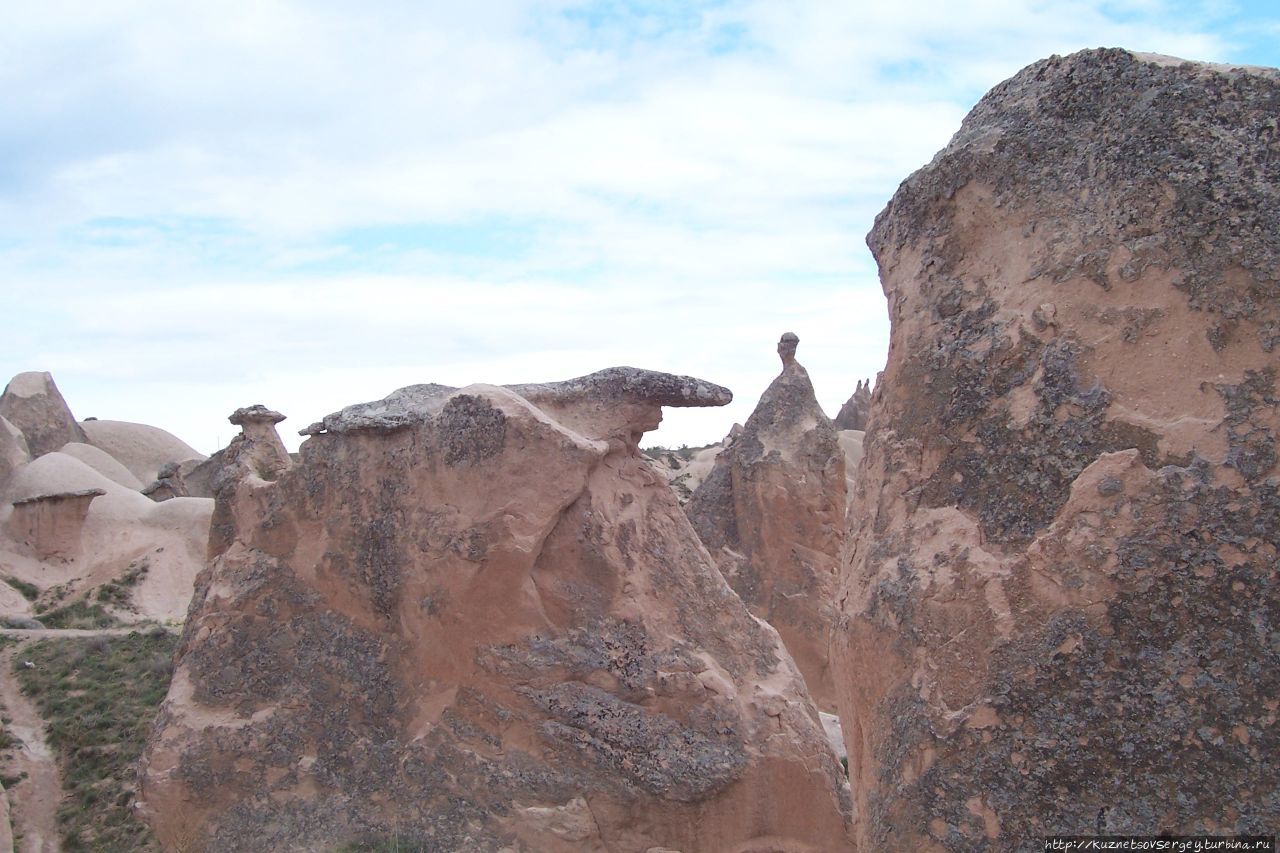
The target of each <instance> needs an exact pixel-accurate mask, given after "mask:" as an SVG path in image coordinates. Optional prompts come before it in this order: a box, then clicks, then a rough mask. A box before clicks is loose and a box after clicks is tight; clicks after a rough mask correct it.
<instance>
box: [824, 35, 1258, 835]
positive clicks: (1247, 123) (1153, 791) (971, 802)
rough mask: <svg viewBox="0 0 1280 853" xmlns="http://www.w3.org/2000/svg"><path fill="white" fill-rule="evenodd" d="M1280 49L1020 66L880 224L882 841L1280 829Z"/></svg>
mask: <svg viewBox="0 0 1280 853" xmlns="http://www.w3.org/2000/svg"><path fill="white" fill-rule="evenodd" d="M1277 115H1280V72H1277V71H1274V70H1265V69H1243V68H1229V67H1224V66H1208V65H1200V64H1193V63H1182V62H1179V61H1176V60H1170V59H1168V58H1164V57H1150V56H1141V55H1134V54H1131V53H1128V52H1126V51H1122V50H1100V51H1086V52H1083V53H1079V54H1075V55H1073V56H1070V57H1066V58H1058V57H1055V58H1052V59H1049V60H1045V61H1043V62H1039V63H1036V64H1035V65H1032V66H1030V67H1029V68H1027V69H1025V70H1024V71H1022V72H1021V73H1019V74H1018V75H1017V76H1015V77H1013V78H1012V79H1010V80H1009V81H1007V82H1005V83H1002V84H1001V85H999V86H997V87H996V88H995V89H993V90H992V91H991V93H990V94H988V95H987V96H986V97H985V98H984V99H983V100H982V101H981V102H980V103H979V104H978V106H977V107H975V108H974V110H973V111H972V112H971V113H970V115H969V116H968V118H966V119H965V122H964V124H963V126H962V127H961V129H960V131H959V132H958V133H957V134H956V136H955V137H954V138H953V140H952V141H951V144H950V145H949V146H948V147H947V148H946V149H944V150H943V151H942V152H940V153H939V154H938V156H937V157H936V158H935V159H934V160H933V162H932V163H930V164H929V165H928V166H926V167H925V168H924V169H922V170H920V171H919V172H917V173H916V174H914V175H912V176H911V177H910V178H909V179H908V180H907V181H906V182H905V183H904V184H903V185H902V187H901V188H900V189H899V191H898V193H897V195H895V197H894V199H893V201H892V202H891V203H890V205H889V207H888V208H887V209H886V210H885V211H884V212H883V213H882V214H881V215H880V217H879V218H878V219H877V221H876V225H875V228H874V229H873V230H872V233H871V235H870V236H869V238H868V243H869V245H870V246H871V248H872V250H873V252H874V253H875V255H876V258H877V261H878V262H879V265H880V271H881V279H882V282H883V285H884V290H885V293H886V296H887V297H888V300H889V308H890V316H891V320H892V323H893V330H892V336H891V342H890V353H889V362H888V367H887V369H886V372H885V379H884V382H882V383H878V385H877V389H876V392H875V394H874V395H873V400H872V408H871V418H870V423H869V426H870V431H869V432H868V434H867V436H866V449H865V456H864V457H863V460H862V463H861V466H860V468H859V471H858V475H857V478H856V486H855V495H854V499H853V502H852V507H851V512H850V519H851V524H852V530H851V537H850V542H849V545H848V549H847V553H846V555H845V558H844V567H843V570H842V571H843V581H842V583H843V592H842V617H841V624H840V627H839V629H838V631H837V632H836V637H837V639H836V642H835V644H834V650H833V655H836V656H837V658H838V663H837V668H838V670H839V672H838V681H839V692H840V704H841V717H842V724H843V731H844V734H845V738H846V743H847V746H848V751H849V766H850V775H851V781H852V785H853V788H854V791H855V792H856V795H857V800H858V806H859V822H858V832H857V834H858V837H859V840H860V842H861V844H862V846H863V847H864V849H914V850H957V851H959V850H965V851H968V850H1015V849H1017V850H1022V849H1026V850H1030V849H1032V848H1033V847H1035V848H1036V849H1038V847H1036V845H1038V844H1039V839H1040V838H1041V837H1042V836H1045V835H1048V834H1055V833H1058V834H1094V833H1123V834H1131V833H1132V834H1148V833H1156V832H1171V833H1185V834H1213V833H1217V834H1232V833H1247V832H1271V831H1272V830H1273V828H1274V827H1275V826H1276V825H1277V822H1278V821H1280V796H1278V794H1277V791H1278V790H1280V770H1278V769H1277V764H1276V762H1275V761H1274V760H1273V759H1272V758H1271V756H1274V755H1276V754H1280V738H1278V736H1277V732H1278V731H1280V730H1278V729H1277V726H1276V713H1277V708H1276V704H1277V697H1278V696H1280V681H1278V680H1277V673H1280V647H1277V645H1276V642H1275V638H1276V636H1277V630H1280V621H1278V620H1277V616H1280V613H1278V612H1277V602H1278V601H1280V589H1278V588H1277V584H1278V579H1277V566H1278V565H1280V562H1278V559H1280V555H1278V553H1277V549H1278V548H1280V496H1278V494H1277V490H1278V488H1280V476H1278V472H1277V468H1276V450H1275V438H1276V430H1277V426H1280V416H1278V415H1277V408H1276V402H1277V391H1276V378H1277V377H1276V370H1277V367H1276V365H1277V361H1276V356H1275V353H1274V343H1275V338H1274V330H1275V329H1276V328H1277V327H1280V136H1278V135H1277V125H1276V116H1277Z"/></svg>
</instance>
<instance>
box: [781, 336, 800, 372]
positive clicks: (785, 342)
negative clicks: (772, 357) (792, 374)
mask: <svg viewBox="0 0 1280 853" xmlns="http://www.w3.org/2000/svg"><path fill="white" fill-rule="evenodd" d="M798 346H800V336H799V335H797V334H796V333H795V332H783V333H782V337H781V338H779V339H778V358H780V359H782V367H783V369H786V368H788V367H790V366H791V365H793V364H795V363H796V348H797V347H798Z"/></svg>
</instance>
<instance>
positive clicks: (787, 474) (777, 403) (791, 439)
mask: <svg viewBox="0 0 1280 853" xmlns="http://www.w3.org/2000/svg"><path fill="white" fill-rule="evenodd" d="M798 343H799V339H798V338H796V337H795V335H789V336H786V335H784V336H783V339H782V342H780V343H779V345H778V347H779V354H780V355H781V356H782V364H783V367H782V372H781V373H780V374H779V375H778V377H777V378H776V379H774V380H773V382H772V383H771V384H770V385H769V387H768V388H767V389H766V390H765V392H764V394H763V395H762V396H761V397H760V402H759V403H758V404H757V405H756V408H755V411H754V412H752V413H751V417H750V418H748V419H747V422H746V424H745V425H744V426H743V428H742V432H741V433H740V434H739V435H738V436H736V437H735V438H734V439H733V441H732V443H730V444H729V445H728V446H727V447H726V448H725V449H724V450H723V451H722V452H721V453H720V454H719V455H718V456H717V457H716V460H715V466H714V467H713V468H712V469H711V473H710V474H709V475H707V478H706V479H705V480H704V481H703V482H702V484H701V485H700V486H699V487H698V490H697V491H696V492H694V494H693V498H692V499H691V500H690V501H689V503H688V505H687V506H686V507H685V511H686V512H687V513H688V516H689V520H690V521H691V522H692V523H693V528H694V530H696V531H697V533H698V536H699V538H700V539H701V540H702V542H703V544H705V545H706V546H707V550H709V551H710V552H711V554H712V556H713V557H714V558H715V560H716V563H717V564H718V565H719V567H720V570H721V572H722V573H723V574H724V576H725V579H726V580H728V581H729V583H730V585H731V586H732V587H733V588H734V591H735V592H737V593H738V595H740V596H741V597H742V600H743V601H744V602H745V603H746V605H747V606H748V607H749V608H750V609H751V612H753V613H755V614H756V615H757V616H759V617H761V618H762V619H766V620H768V622H769V624H771V625H772V626H773V627H775V628H777V629H778V633H779V634H781V635H782V639H783V641H785V642H786V644H787V649H788V651H790V652H791V655H792V657H794V658H795V660H796V664H797V665H798V666H799V667H800V671H801V672H802V673H804V677H805V681H806V683H807V685H808V687H809V691H810V692H811V693H812V694H813V696H814V698H815V700H816V701H817V702H818V704H819V706H820V707H822V708H823V709H824V710H829V709H834V708H835V695H834V688H833V687H832V681H831V673H830V671H829V667H828V662H827V644H828V631H829V630H830V627H831V625H832V624H833V622H834V619H835V610H834V602H835V587H836V565H837V562H838V557H839V554H840V546H841V544H842V543H843V541H844V512H845V490H846V488H847V487H846V482H845V455H844V451H843V450H842V449H841V446H840V442H839V440H838V436H837V433H836V430H835V428H834V427H833V426H832V424H831V421H830V419H829V418H827V416H826V415H825V414H824V413H823V411H822V408H821V407H820V406H819V405H818V400H817V398H816V397H815V396H814V392H813V383H812V382H810V381H809V374H808V373H807V372H806V371H805V369H804V367H803V366H801V364H800V363H799V362H798V361H796V360H795V347H796V345H797V344H798Z"/></svg>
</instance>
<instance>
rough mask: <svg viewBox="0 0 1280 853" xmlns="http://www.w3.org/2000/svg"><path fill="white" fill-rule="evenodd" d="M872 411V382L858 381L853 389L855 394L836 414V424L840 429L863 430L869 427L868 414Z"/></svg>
mask: <svg viewBox="0 0 1280 853" xmlns="http://www.w3.org/2000/svg"><path fill="white" fill-rule="evenodd" d="M870 412H871V382H870V380H868V381H866V382H863V381H861V380H859V381H858V385H857V387H856V388H854V389H853V396H851V397H850V398H849V399H848V400H845V403H844V405H843V406H841V407H840V413H839V414H837V415H836V419H835V425H836V429H838V430H849V429H856V430H863V431H865V430H866V428H867V415H868V414H870Z"/></svg>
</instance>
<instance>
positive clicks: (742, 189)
mask: <svg viewBox="0 0 1280 853" xmlns="http://www.w3.org/2000/svg"><path fill="white" fill-rule="evenodd" d="M6 5H7V7H8V8H7V9H6V11H5V26H4V27H3V28H0V104H3V108H0V296H2V299H0V305H3V311H2V312H0V342H2V343H0V381H3V380H4V377H7V376H11V375H14V374H16V373H19V372H22V371H27V370H48V371H50V372H52V373H53V375H54V377H55V379H56V381H57V383H58V385H59V387H60V389H61V390H62V392H63V395H64V396H65V397H66V399H67V400H68V402H69V403H70V405H71V407H72V410H73V411H74V412H75V413H76V415H77V416H78V417H80V418H85V417H98V418H103V419H108V418H109V419H115V420H127V421H138V422H143V423H150V424H154V425H156V426H160V427H163V428H165V429H168V430H170V431H171V432H173V433H175V434H176V435H178V436H179V437H181V438H183V439H184V440H186V441H187V442H188V443H189V444H191V445H192V446H194V447H195V448H197V449H198V450H200V451H202V452H204V453H210V452H212V451H213V450H215V449H217V448H218V447H221V446H224V445H225V444H226V443H227V442H228V441H229V440H230V439H231V437H232V436H233V435H234V434H235V432H236V428H235V427H232V426H231V425H230V424H228V423H227V420H226V418H227V416H228V415H229V414H230V413H231V412H232V411H233V410H234V409H236V408H238V407H240V406H244V405H249V404H252V403H264V404H266V405H268V406H270V407H272V408H275V409H278V410H279V411H281V412H283V413H285V414H286V415H288V416H289V420H288V421H286V422H285V423H284V424H282V425H281V432H282V435H283V437H284V438H285V440H286V443H288V444H289V445H290V447H291V448H292V447H296V446H297V443H298V441H299V439H298V438H297V436H296V435H295V434H294V433H295V431H296V430H297V429H301V428H302V427H304V426H306V425H307V424H308V423H310V422H312V421H315V420H318V419H319V418H320V417H322V416H323V415H325V414H327V413H329V412H332V411H335V410H337V409H339V408H341V407H343V406H345V405H348V404H350V403H355V402H361V401H365V400H372V399H377V398H380V397H382V396H384V395H386V394H387V393H388V392H390V391H392V390H394V389H395V388H398V387H401V386H403V385H408V384H412V383H417V382H440V383H444V384H449V385H459V386H462V385H467V384H470V383H472V382H489V383H497V384H506V383H516V382H533V381H547V380H556V379H567V378H570V377H573V376H578V375H582V374H585V373H590V372H592V371H594V370H598V369H601V368H604V367H609V366H613V365H631V366H635V367H645V368H651V369H656V370H666V371H670V372H673V373H683V374H690V375H694V376H698V377H700V378H703V379H708V380H711V381H713V382H718V383H720V384H722V385H726V386H728V387H729V388H731V389H732V390H733V391H734V394H735V395H736V398H735V401H734V403H733V404H732V405H731V406H729V407H726V408H725V409H683V410H671V409H669V410H667V413H666V421H665V422H664V425H663V427H662V428H661V429H660V430H659V431H657V432H656V433H651V434H650V435H649V436H647V437H646V441H645V444H646V445H647V444H657V443H661V444H666V445H669V446H679V445H681V444H689V445H701V444H706V443H710V442H713V441H717V440H718V439H719V438H720V437H721V436H723V435H724V434H725V433H726V432H727V431H728V429H729V427H730V426H731V425H732V424H733V423H734V422H735V421H739V422H741V421H743V420H745V419H746V417H747V416H748V415H749V414H750V412H751V410H752V408H753V407H754V405H755V403H756V401H757V400H758V398H759V396H760V394H761V392H762V391H763V390H764V388H765V387H766V386H767V384H768V383H769V382H770V381H771V379H772V378H773V377H774V376H775V375H776V374H777V372H778V370H779V367H780V365H779V362H778V360H777V355H776V353H775V351H774V346H775V344H776V342H777V339H778V337H779V335H780V334H781V333H782V332H784V331H793V332H795V333H797V334H798V335H799V336H800V341H801V342H800V348H799V353H798V357H799V360H800V361H801V362H802V363H803V364H804V365H806V367H807V368H808V370H809V374H810V376H811V377H812V379H813V381H814V385H815V388H816V390H817V393H818V398H819V400H820V402H821V403H822V404H823V406H824V407H825V408H826V409H827V411H828V413H829V414H831V415H833V416H834V415H835V413H836V411H837V410H838V409H839V406H840V404H841V403H842V402H843V401H844V400H845V399H846V398H848V396H849V395H850V394H851V393H852V391H853V389H854V386H855V383H856V382H857V380H859V379H864V378H870V377H874V376H875V373H876V371H878V370H880V369H881V368H882V367H883V363H884V359H885V355H886V351H887V347H888V332H889V329H888V320H887V315H886V309H885V305H884V299H883V296H882V294H881V291H880V286H879V283H878V280H877V276H876V268H875V262H874V260H873V258H872V257H871V255H870V253H869V251H868V250H867V248H866V245H865V243H864V238H865V235H866V233H867V231H868V230H869V228H870V226H871V223H872V221H873V219H874V217H875V215H876V213H877V212H879V211H880V210H881V209H882V208H883V207H884V205H885V203H886V202H887V201H888V200H889V198H890V197H891V196H892V195H893V192H894V191H895V189H896V188H897V186H898V184H899V183H900V182H901V181H902V180H903V179H905V178H906V177H907V175H909V174H910V173H911V172H912V171H914V170H915V169H917V168H919V167H920V166H922V165H924V164H925V163H927V162H928V161H929V160H930V159H931V157H932V156H933V154H934V153H935V152H936V151H937V150H938V149H940V148H941V147H943V146H944V145H945V144H946V142H947V140H948V139H949V138H950V136H951V134H953V133H954V132H955V131H956V130H957V129H958V127H959V125H960V121H961V119H962V118H963V117H964V115H965V113H966V112H967V111H968V110H969V108H970V107H972V106H973V104H974V103H976V102H977V100H978V99H979V98H980V97H981V96H982V94H983V93H984V92H986V91H987V90H988V89H989V88H991V87H992V86H994V85H995V84H997V83H999V82H1000V81H1001V80H1003V79H1005V78H1007V77H1009V76H1011V75H1012V74H1014V73H1016V72H1017V71H1018V70H1019V69H1020V68H1022V67H1024V66H1026V65H1028V64H1030V63H1032V62H1034V61H1036V60H1037V59H1041V58H1043V57H1046V56H1049V55H1051V54H1055V53H1056V54H1066V53H1070V52H1073V51H1076V50H1079V49H1083V48H1089V47H1101V46H1108V47H1127V48H1130V49H1133V50H1139V51H1150V52H1157V53H1166V54H1172V55H1175V56H1181V57H1184V58H1189V59H1197V60H1209V61H1217V62H1231V63H1241V64H1255V65H1272V66H1275V65H1280V7H1277V6H1275V5H1274V4H1273V3H1271V2H1269V0H1268V2H1230V0H1200V2H1191V1H1190V0H1111V1H1110V2H1104V0H1044V2H1032V0H1021V2H1018V0H974V2H966V3H957V2H954V0H896V2H893V3H880V2H862V0H800V1H799V2H790V1H789V0H714V2H702V0H687V2H671V0H657V2H638V1H637V2H631V0H600V2H590V0H588V2H573V0H547V1H546V2H534V0H528V2H526V0H510V2H486V0H477V2H468V3H443V2H434V3H432V2H427V3H423V2H420V0H404V2H397V0H371V1H370V2H365V3H361V4H354V3H340V2H331V1H330V0H222V2H219V3H209V2H207V0H204V2H200V3H187V2H182V0H110V2H101V0H92V2H61V0H42V2H41V3H23V4H19V3H10V4H6Z"/></svg>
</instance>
